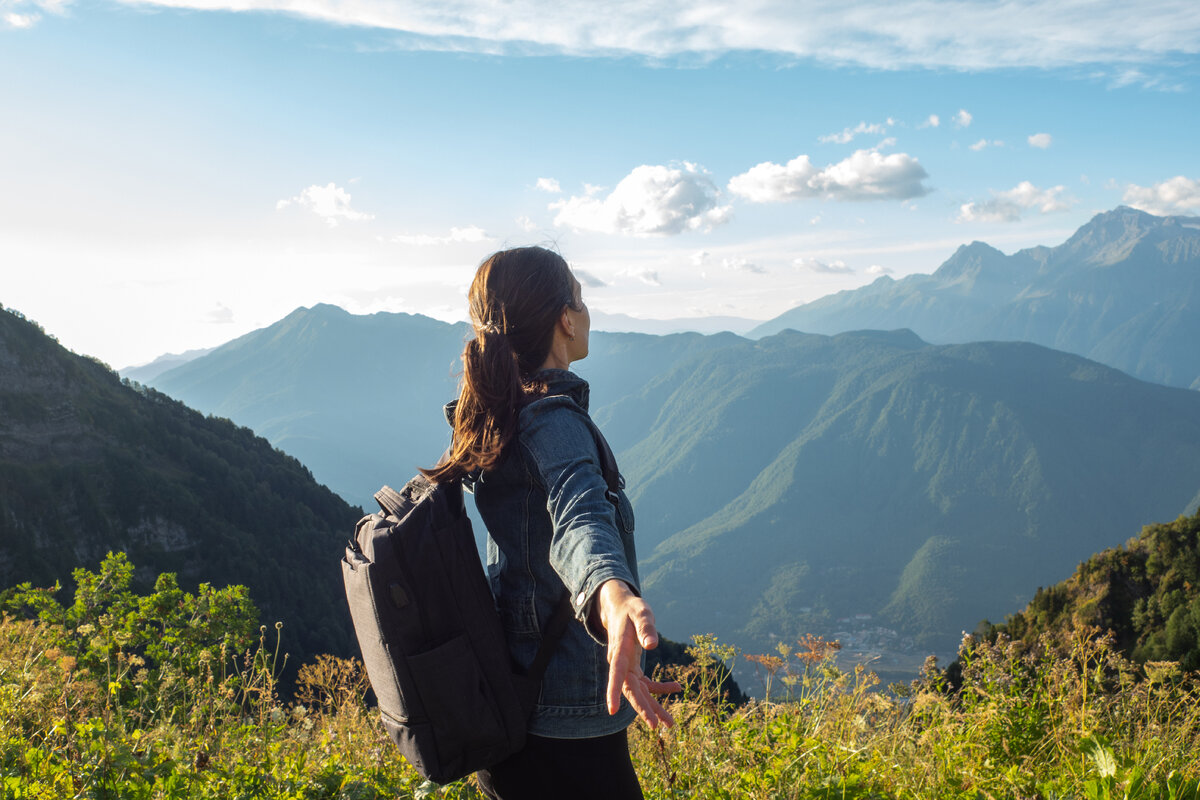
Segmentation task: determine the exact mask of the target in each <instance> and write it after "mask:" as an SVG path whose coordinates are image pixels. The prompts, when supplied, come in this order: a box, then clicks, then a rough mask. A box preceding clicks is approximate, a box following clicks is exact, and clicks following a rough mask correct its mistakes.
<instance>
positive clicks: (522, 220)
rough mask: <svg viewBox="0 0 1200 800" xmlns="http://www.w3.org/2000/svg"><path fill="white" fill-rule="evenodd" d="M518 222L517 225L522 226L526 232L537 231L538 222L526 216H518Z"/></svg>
mask: <svg viewBox="0 0 1200 800" xmlns="http://www.w3.org/2000/svg"><path fill="white" fill-rule="evenodd" d="M516 222H517V227H518V228H520V229H521V230H523V231H525V232H526V233H530V232H532V231H536V230H537V228H538V224H537V223H536V222H534V221H533V220H532V219H530V218H529V217H526V216H520V217H517V220H516Z"/></svg>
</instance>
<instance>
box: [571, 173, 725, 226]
mask: <svg viewBox="0 0 1200 800" xmlns="http://www.w3.org/2000/svg"><path fill="white" fill-rule="evenodd" d="M586 191H587V193H586V194H584V195H581V196H575V197H571V198H568V199H564V200H558V201H556V202H554V203H551V204H550V209H551V210H553V211H557V212H558V214H557V216H555V218H554V224H555V225H561V226H565V227H569V228H573V229H575V230H586V231H597V232H600V233H619V234H626V235H631V236H670V235H674V234H678V233H683V232H684V231H697V230H699V231H707V230H711V229H712V228H713V227H715V226H717V225H721V224H723V223H725V222H728V221H729V219H730V217H731V216H732V214H733V208H732V206H728V205H725V206H723V205H720V204H719V201H720V197H721V192H720V191H719V190H718V189H717V187H716V186H714V185H713V182H712V180H711V179H710V178H709V177H708V173H707V172H705V171H704V169H703V168H701V167H699V166H697V165H695V164H689V163H686V162H684V163H683V164H682V165H680V166H677V167H665V166H650V165H646V164H643V165H642V166H640V167H635V168H634V169H633V171H632V172H630V173H629V174H628V175H626V176H625V177H624V178H622V179H621V182H620V183H618V184H617V186H616V188H615V189H613V190H612V193H611V194H609V195H608V196H607V197H604V198H600V197H599V195H600V194H601V190H600V189H599V188H598V187H594V186H590V185H588V186H587V187H586Z"/></svg>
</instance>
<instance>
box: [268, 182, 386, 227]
mask: <svg viewBox="0 0 1200 800" xmlns="http://www.w3.org/2000/svg"><path fill="white" fill-rule="evenodd" d="M292 205H297V206H300V207H301V208H307V209H308V210H309V211H311V212H313V213H314V214H316V215H317V216H318V217H320V218H321V219H323V220H325V222H326V224H328V225H329V227H331V228H332V227H334V226H336V225H337V224H338V220H339V219H342V220H348V221H350V222H363V221H366V220H371V219H375V215H374V214H364V213H363V212H361V211H355V210H354V209H353V208H351V207H350V193H349V192H347V191H346V190H345V189H343V188H341V187H340V186H337V185H335V184H332V183H330V184H328V185H326V186H310V187H308V188H307V189H305V190H304V191H302V192H301V193H300V194H298V195H296V196H295V197H292V198H289V199H287V200H280V201H279V202H278V203H276V204H275V208H276V209H277V210H278V209H283V208H287V207H288V206H292Z"/></svg>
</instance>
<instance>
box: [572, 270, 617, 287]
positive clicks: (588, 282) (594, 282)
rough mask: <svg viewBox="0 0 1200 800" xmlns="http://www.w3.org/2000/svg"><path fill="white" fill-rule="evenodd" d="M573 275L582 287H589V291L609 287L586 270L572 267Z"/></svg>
mask: <svg viewBox="0 0 1200 800" xmlns="http://www.w3.org/2000/svg"><path fill="white" fill-rule="evenodd" d="M571 274H572V275H574V276H575V280H577V281H579V282H580V283H581V284H582V285H584V286H587V287H588V288H589V289H602V288H604V287H605V286H608V284H607V283H605V282H604V281H602V280H600V279H599V278H597V277H596V276H595V275H593V274H592V273H590V272H588V271H587V270H585V269H579V268H578V267H571Z"/></svg>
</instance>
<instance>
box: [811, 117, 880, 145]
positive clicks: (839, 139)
mask: <svg viewBox="0 0 1200 800" xmlns="http://www.w3.org/2000/svg"><path fill="white" fill-rule="evenodd" d="M891 123H892V120H890V119H889V120H888V124H889V125H890V124H891ZM863 133H870V134H878V135H880V136H882V135H883V134H885V133H887V128H886V127H884V125H883V124H882V123H879V122H872V123H871V124H870V125H868V124H867V123H865V122H860V123H858V125H856V126H855V127H853V128H845V129H843V130H842V132H841V133H830V134H828V135H826V136H821V137H819V138H818V141H820V142H822V143H823V144H829V143H831V142H832V143H834V144H846V143H847V142H850V141H851V140H853V139H854V137H855V136H858V135H859V134H863Z"/></svg>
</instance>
